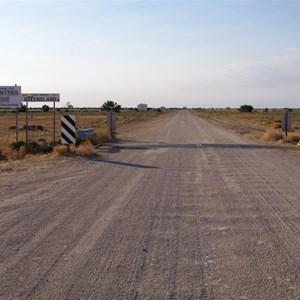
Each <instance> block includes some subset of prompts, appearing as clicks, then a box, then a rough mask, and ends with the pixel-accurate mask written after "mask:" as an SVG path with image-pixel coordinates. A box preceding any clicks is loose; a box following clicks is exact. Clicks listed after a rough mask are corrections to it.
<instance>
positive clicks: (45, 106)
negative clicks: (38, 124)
mask: <svg viewBox="0 0 300 300" xmlns="http://www.w3.org/2000/svg"><path fill="white" fill-rule="evenodd" d="M42 109H43V112H47V111H49V106H48V105H46V104H44V105H43V106H42Z"/></svg>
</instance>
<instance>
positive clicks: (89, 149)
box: [51, 140, 97, 157]
mask: <svg viewBox="0 0 300 300" xmlns="http://www.w3.org/2000/svg"><path fill="white" fill-rule="evenodd" d="M96 154H97V152H96V150H95V149H94V146H93V144H92V143H91V142H90V141H89V140H86V141H84V142H83V143H82V144H80V145H79V146H78V147H76V146H75V145H71V146H70V152H68V149H67V146H66V145H57V146H55V147H54V149H53V153H52V154H51V156H52V157H59V156H68V155H78V156H93V155H96Z"/></svg>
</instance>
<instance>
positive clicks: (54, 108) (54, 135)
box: [53, 101, 55, 146]
mask: <svg viewBox="0 0 300 300" xmlns="http://www.w3.org/2000/svg"><path fill="white" fill-rule="evenodd" d="M54 145H55V101H53V146H54Z"/></svg>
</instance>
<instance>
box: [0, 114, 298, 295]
mask: <svg viewBox="0 0 300 300" xmlns="http://www.w3.org/2000/svg"><path fill="white" fill-rule="evenodd" d="M124 139H126V140H127V142H123V143H120V144H119V145H118V146H117V147H113V148H111V147H109V148H107V149H102V150H99V151H100V152H101V153H102V157H100V158H90V159H65V160H63V161H61V162H60V163H57V164H54V165H53V166H51V167H48V168H46V169H37V170H35V171H30V170H28V171H23V172H20V173H17V174H15V175H14V176H7V177H4V178H2V179H1V182H0V191H1V201H0V287H1V288H0V299H299V298H300V277H299V274H300V255H299V254H300V250H299V249H300V217H299V216H300V201H299V200H300V191H299V183H300V156H299V152H296V151H291V150H288V149H276V148H270V147H267V146H265V145H254V144H249V143H247V142H245V141H243V140H241V139H240V137H238V136H235V135H234V134H232V133H230V132H227V131H226V130H224V129H222V128H218V127H215V126H214V125H212V124H209V123H207V122H206V121H203V120H201V119H198V118H196V117H194V116H192V115H191V114H189V113H188V112H187V111H182V112H178V113H174V114H169V115H167V116H166V117H164V118H162V119H158V120H157V121H156V122H153V123H152V124H151V125H149V127H147V126H146V125H144V126H140V129H137V130H136V131H135V132H134V133H130V134H127V135H124ZM128 140H131V141H130V142H128Z"/></svg>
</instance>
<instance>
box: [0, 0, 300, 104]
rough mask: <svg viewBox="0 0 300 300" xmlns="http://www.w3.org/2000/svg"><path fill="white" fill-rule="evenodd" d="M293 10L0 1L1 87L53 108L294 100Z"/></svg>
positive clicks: (292, 5)
mask: <svg viewBox="0 0 300 300" xmlns="http://www.w3.org/2000/svg"><path fill="white" fill-rule="evenodd" d="M299 16H300V0H298V1H290V0H276V1H275V0H266V1H265V0H260V1H256V0H239V1H233V0H231V1H227V0H220V1H214V0H194V1H189V0H184V1H180V0H169V1H166V0H161V1H159V0H145V1H142V0H140V1H139V0H131V1H129V0H119V1H114V0H109V1H3V0H0V37H1V42H0V86H10V85H15V84H18V85H20V86H21V87H22V93H60V99H61V100H60V103H59V105H57V106H61V107H64V106H65V105H66V103H67V102H70V103H71V104H72V105H73V106H75V107H100V106H101V105H102V104H103V103H104V102H105V101H107V100H112V101H114V102H117V103H118V104H120V105H122V107H136V106H137V104H139V103H146V104H148V106H149V107H161V106H165V107H182V106H187V107H191V108H199V107H206V108H211V107H214V108H222V107H224V108H225V107H240V106H241V105H243V104H249V105H252V106H254V107H256V108H266V107H268V108H272V107H274V108H275V107H277V108H281V107H282V108H283V107H290V108H299V107H300V33H299V32H300V17H299ZM43 104H44V103H41V104H40V106H42V105H43Z"/></svg>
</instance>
